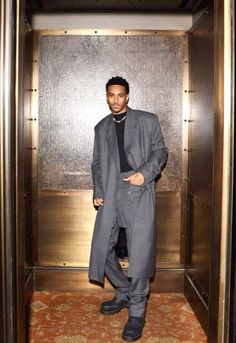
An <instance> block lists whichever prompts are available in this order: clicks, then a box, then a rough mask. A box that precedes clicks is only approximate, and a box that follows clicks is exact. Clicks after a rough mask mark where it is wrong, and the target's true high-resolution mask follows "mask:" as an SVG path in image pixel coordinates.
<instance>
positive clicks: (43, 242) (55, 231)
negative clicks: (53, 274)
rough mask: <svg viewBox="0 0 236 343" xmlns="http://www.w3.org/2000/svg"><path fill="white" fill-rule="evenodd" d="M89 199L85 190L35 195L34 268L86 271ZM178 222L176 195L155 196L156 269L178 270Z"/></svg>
mask: <svg viewBox="0 0 236 343" xmlns="http://www.w3.org/2000/svg"><path fill="white" fill-rule="evenodd" d="M91 199H92V191H85V190H84V191H79V192H75V191H74V192H53V191H51V192H41V193H39V218H38V221H39V225H38V265H40V266H65V267H88V263H89V255H90V245H91V237H92V232H93V227H94V220H95V215H96V211H95V209H94V207H93V204H92V200H91ZM180 220H181V196H180V192H160V193H157V237H158V239H157V263H156V266H157V267H159V268H179V267H180V261H179V258H180V251H179V250H180ZM122 265H123V266H124V267H126V266H127V264H122Z"/></svg>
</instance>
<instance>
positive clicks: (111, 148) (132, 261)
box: [89, 76, 167, 341]
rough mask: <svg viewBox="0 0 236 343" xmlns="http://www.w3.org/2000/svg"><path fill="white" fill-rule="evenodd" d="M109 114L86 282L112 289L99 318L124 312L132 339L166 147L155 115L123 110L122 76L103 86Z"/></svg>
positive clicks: (97, 146)
mask: <svg viewBox="0 0 236 343" xmlns="http://www.w3.org/2000/svg"><path fill="white" fill-rule="evenodd" d="M106 96H107V103H108V106H109V108H110V110H111V114H109V115H108V116H106V117H105V118H103V119H102V120H101V121H100V122H99V123H98V124H97V125H96V126H95V139H94V153H93V162H92V176H93V182H94V195H93V202H94V205H95V206H96V207H98V212H97V216H96V222H95V228H94V234H93V240H92V247H91V256H90V267H89V278H90V279H91V280H95V281H98V282H100V283H103V279H104V274H105V275H106V276H107V278H108V279H109V280H110V282H111V283H112V284H113V285H114V287H115V289H116V294H115V297H114V298H113V299H112V300H110V301H106V302H104V303H103V304H102V306H101V313H102V314H106V315H109V314H113V313H116V312H118V311H120V310H121V309H123V308H124V307H128V308H129V318H128V322H127V323H126V325H125V327H124V330H123V334H122V337H123V339H124V340H128V341H135V340H137V339H138V338H140V337H141V335H142V330H143V327H144V323H145V312H146V302H147V295H148V293H149V279H150V277H151V276H153V274H154V270H155V247H156V199H155V188H154V183H155V178H156V177H157V176H158V175H159V174H160V173H161V169H162V167H163V166H164V164H165V163H166V159H167V149H166V148H165V145H164V139H163V136H162V132H161V128H160V125H159V121H158V118H157V116H156V115H155V114H152V113H148V112H143V111H139V110H132V109H131V108H129V107H128V106H127V103H128V100H129V84H128V82H127V81H126V80H125V79H123V78H122V77H119V76H116V77H113V78H111V79H110V80H109V81H108V82H107V84H106ZM119 227H124V228H126V236H127V246H128V256H129V269H128V278H127V277H125V276H124V273H123V270H122V268H121V266H120V264H119V262H118V260H117V256H116V253H115V249H114V247H115V245H116V243H117V239H118V234H119Z"/></svg>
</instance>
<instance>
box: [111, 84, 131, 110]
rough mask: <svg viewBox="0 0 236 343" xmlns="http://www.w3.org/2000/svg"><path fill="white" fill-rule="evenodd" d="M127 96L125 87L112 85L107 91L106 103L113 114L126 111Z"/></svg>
mask: <svg viewBox="0 0 236 343" xmlns="http://www.w3.org/2000/svg"><path fill="white" fill-rule="evenodd" d="M127 101H128V94H127V93H126V90H125V87H124V86H120V85H112V86H109V87H108V90H107V103H108V106H109V107H110V110H111V111H112V113H113V114H119V113H122V112H126V111H127Z"/></svg>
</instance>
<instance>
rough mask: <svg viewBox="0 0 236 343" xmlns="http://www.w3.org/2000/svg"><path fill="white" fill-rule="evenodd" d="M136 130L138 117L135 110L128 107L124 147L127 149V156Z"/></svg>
mask: <svg viewBox="0 0 236 343" xmlns="http://www.w3.org/2000/svg"><path fill="white" fill-rule="evenodd" d="M136 130H137V117H136V116H135V113H134V111H133V110H132V109H131V108H129V107H128V110H127V117H126V123H125V132H124V149H125V153H126V156H127V158H128V156H129V152H130V149H131V146H132V141H133V139H134V136H135V133H136Z"/></svg>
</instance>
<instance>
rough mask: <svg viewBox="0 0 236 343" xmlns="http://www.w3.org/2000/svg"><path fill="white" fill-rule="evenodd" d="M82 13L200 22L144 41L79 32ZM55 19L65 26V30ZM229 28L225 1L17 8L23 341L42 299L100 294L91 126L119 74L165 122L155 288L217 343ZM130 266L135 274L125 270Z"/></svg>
mask: <svg viewBox="0 0 236 343" xmlns="http://www.w3.org/2000/svg"><path fill="white" fill-rule="evenodd" d="M75 14H78V15H81V17H80V19H81V18H82V17H83V15H84V16H85V18H86V15H91V14H93V15H96V16H97V17H98V18H99V15H100V16H105V17H107V18H109V17H110V18H112V16H113V17H115V16H120V17H122V16H127V15H128V19H131V20H132V16H133V17H135V16H139V15H141V17H145V16H147V18H148V17H149V16H150V21H151V20H152V19H151V16H152V15H154V16H155V15H158V16H160V17H159V18H162V17H165V16H166V17H167V18H168V20H172V19H171V18H178V16H179V17H181V16H183V20H184V21H186V22H187V20H188V19H187V18H189V17H190V16H191V25H189V27H188V28H187V29H186V28H184V29H183V28H182V29H179V28H178V29H173V28H169V29H166V26H168V25H169V23H168V25H166V26H165V25H164V24H162V25H163V27H164V29H163V27H162V28H161V26H160V24H157V26H156V28H154V27H153V29H149V30H147V29H146V28H145V29H144V28H143V24H139V22H136V24H135V25H136V27H134V28H133V29H132V28H131V29H130V27H128V29H127V26H125V24H123V26H120V27H116V28H114V27H112V25H111V27H110V28H107V26H106V25H107V22H105V24H104V28H103V27H102V24H100V27H99V28H98V27H97V26H95V25H94V27H92V25H93V20H96V16H94V17H92V18H93V19H90V26H91V27H92V28H90V27H86V26H84V27H83V28H82V29H81V24H80V22H78V26H77V27H76V23H75V22H74V23H73V24H70V20H72V19H71V18H72V17H73V15H75ZM70 16H72V17H70ZM168 16H169V17H168ZM171 16H172V17H171ZM55 17H56V18H60V23H62V24H60V25H61V26H57V27H56V28H55V27H53V18H55ZM63 17H64V18H65V19H64V20H63ZM141 17H140V18H141ZM103 18H104V17H103ZM40 20H41V25H42V26H41V28H40V29H39V28H38V27H37V25H40ZM44 20H45V22H47V24H48V26H46V25H47V24H45V22H44ZM81 20H83V18H82V19H81ZM110 20H111V21H112V19H110ZM148 20H149V19H148ZM148 20H146V22H148ZM166 20H167V19H166ZM51 21H52V22H51ZM221 21H222V5H220V2H218V1H215V2H213V1H204V0H203V1H199V0H198V1H177V0H176V1H112V2H109V1H102V0H101V1H86V2H83V1H79V0H78V1H73V2H68V1H58V2H55V1H36V0H35V1H26V2H24V1H21V2H20V10H19V24H18V25H19V26H18V29H19V32H18V33H19V40H18V47H19V50H18V55H17V56H18V63H19V64H18V69H17V70H18V80H17V82H18V85H19V88H18V89H17V90H18V115H17V119H16V131H17V140H16V147H17V151H18V153H17V162H16V169H17V171H18V172H17V182H16V207H17V211H16V223H17V228H16V232H17V234H16V236H15V245H16V270H17V273H16V279H17V283H16V294H18V295H17V297H16V317H15V318H16V328H17V329H16V330H17V331H16V332H17V334H16V336H17V342H24V341H26V336H27V329H26V328H27V305H28V303H29V299H30V297H31V294H32V292H33V291H34V290H76V289H79V288H84V289H86V288H91V287H97V285H93V284H91V283H89V282H88V280H87V268H88V258H89V248H90V240H91V234H92V229H93V223H94V218H95V214H96V212H95V210H94V208H93V207H92V202H91V199H92V184H91V177H90V169H89V165H90V162H91V153H92V152H91V149H92V144H93V126H94V125H95V124H96V123H97V122H98V121H99V120H100V119H101V118H102V117H103V116H105V115H106V113H108V111H107V108H106V104H105V95H104V80H106V79H107V76H108V75H109V73H110V74H111V75H110V76H113V74H112V73H114V72H117V74H119V73H120V74H122V72H123V74H122V75H121V76H124V77H127V79H128V80H129V82H130V83H131V94H130V95H131V102H130V106H131V107H132V106H133V107H134V108H135V107H139V108H141V109H144V110H145V109H146V110H149V111H152V112H155V113H157V114H158V116H159V119H160V120H161V124H162V127H163V131H164V136H165V137H166V144H167V146H168V148H169V161H168V163H167V168H166V170H165V171H164V172H163V175H162V177H161V179H160V180H158V182H157V187H156V190H157V213H158V220H157V259H156V275H155V278H154V280H152V286H151V287H152V289H153V291H157V292H172V291H173V292H181V293H184V294H185V296H186V297H187V299H188V301H189V303H190V304H191V306H192V308H193V310H194V312H195V313H196V316H197V318H198V320H199V322H200V323H201V325H202V327H203V329H204V330H205V332H206V334H207V336H208V340H209V342H216V341H217V337H218V331H217V330H218V326H217V325H218V324H217V323H218V321H219V312H218V310H219V309H218V302H219V270H220V218H221V212H220V211H219V208H220V204H221V199H220V194H221V186H220V180H221V177H222V174H221V173H222V169H221V168H222V167H221V161H222V151H221V148H220V146H221V144H222V134H221V125H222V113H221V112H220V110H219V111H218V110H217V109H218V108H220V107H221V104H220V101H221V97H222V92H221V91H222V90H221V89H220V87H221V86H220V78H222V71H220V68H221V67H222V59H221V55H220V52H219V51H220V43H219V42H220V41H221V39H222V32H221V24H222V22H221ZM125 23H126V24H127V23H128V21H127V19H126V22H125ZM216 23H217V26H216ZM56 25H58V24H56ZM85 25H86V23H85ZM120 25H122V24H120ZM127 25H128V24H127ZM158 25H159V26H158ZM108 26H109V25H108ZM170 27H171V25H170ZM104 47H105V48H104ZM117 49H118V50H119V53H118V54H117V53H116V54H115V53H114V51H117ZM109 51H111V52H113V54H112V53H111V54H110V55H109ZM121 56H122V59H121ZM111 62H113V63H114V64H115V65H116V67H115V68H114V66H113V65H112V63H111ZM149 62H150V63H149ZM109 63H111V64H110V65H109ZM81 65H82V67H81ZM145 68H146V69H145ZM140 69H141V71H140ZM119 71H121V72H119ZM143 86H144V87H143ZM93 87H94V88H93ZM142 87H143V88H142ZM132 89H133V96H132ZM132 97H133V100H132ZM78 99H79V100H78ZM78 101H80V102H81V103H79V102H78ZM99 104H101V105H99ZM99 106H100V107H99ZM217 106H218V107H217ZM78 113H79V114H78ZM91 113H92V114H91ZM99 115H100V117H98V116H99ZM78 156H79V157H78ZM122 266H123V267H124V268H127V262H123V263H122ZM105 287H107V288H109V287H110V285H109V283H108V282H106V284H105Z"/></svg>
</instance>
